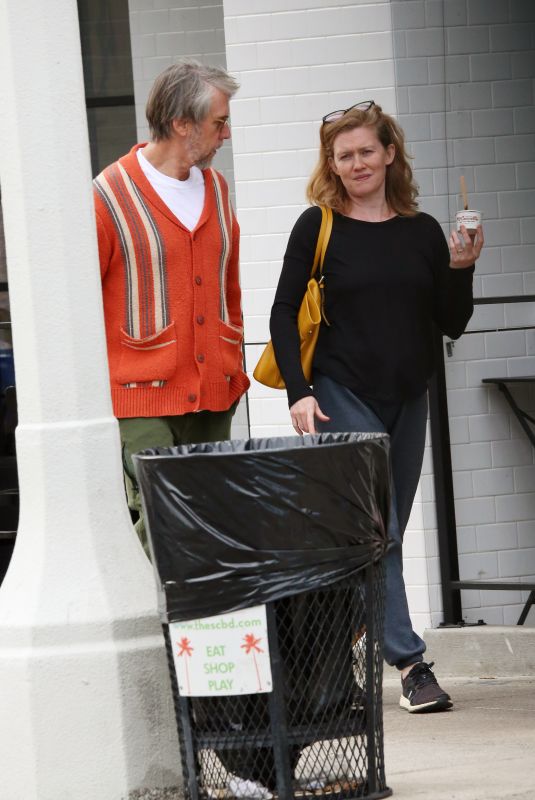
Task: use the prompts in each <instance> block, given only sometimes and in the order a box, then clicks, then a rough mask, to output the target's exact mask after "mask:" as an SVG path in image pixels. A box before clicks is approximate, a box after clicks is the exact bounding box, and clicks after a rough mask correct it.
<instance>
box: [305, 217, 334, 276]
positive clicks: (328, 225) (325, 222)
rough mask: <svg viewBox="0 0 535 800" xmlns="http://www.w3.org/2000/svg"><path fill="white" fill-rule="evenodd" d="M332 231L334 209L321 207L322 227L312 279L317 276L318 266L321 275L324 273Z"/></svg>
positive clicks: (311, 273) (311, 272)
mask: <svg viewBox="0 0 535 800" xmlns="http://www.w3.org/2000/svg"><path fill="white" fill-rule="evenodd" d="M332 229H333V212H332V208H326V207H325V206H321V225H320V230H319V234H318V241H317V243H316V252H315V253H314V262H313V264H312V269H311V271H310V277H311V278H313V277H314V275H315V274H316V270H317V269H318V265H319V268H320V273H323V262H324V260H325V253H326V251H327V245H328V244H329V239H330V238H331V231H332Z"/></svg>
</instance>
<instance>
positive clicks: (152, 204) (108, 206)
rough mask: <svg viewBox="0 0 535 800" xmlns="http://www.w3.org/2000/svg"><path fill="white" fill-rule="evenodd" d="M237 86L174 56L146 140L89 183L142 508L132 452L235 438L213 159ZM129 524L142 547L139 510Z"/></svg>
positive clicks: (224, 194)
mask: <svg viewBox="0 0 535 800" xmlns="http://www.w3.org/2000/svg"><path fill="white" fill-rule="evenodd" d="M237 88H238V84H237V83H236V81H235V79H234V78H233V77H232V76H231V75H229V74H228V73H227V72H226V71H225V70H223V69H219V68H216V67H207V66H204V65H202V64H200V63H198V62H195V61H180V62H179V63H177V64H174V65H173V66H171V67H169V68H168V69H166V70H165V71H164V72H162V74H161V75H159V76H158V77H157V78H156V80H155V82H154V85H153V87H152V89H151V92H150V96H149V99H148V103H147V109H146V113H147V119H148V122H149V126H150V131H151V141H150V142H148V143H147V144H138V145H135V146H134V147H133V148H132V150H131V151H130V153H128V154H127V155H125V156H123V157H122V158H120V159H119V160H118V161H116V162H115V163H114V164H111V165H110V166H109V167H107V168H106V169H105V170H104V171H103V172H102V173H101V174H100V175H98V176H97V177H96V178H95V181H94V189H95V191H94V194H95V208H96V218H97V231H98V243H99V255H100V267H101V273H102V287H103V298H104V317H105V323H106V338H107V349H108V361H109V369H110V381H111V392H112V401H113V409H114V414H115V416H116V417H117V418H118V419H119V427H120V431H121V439H122V445H123V454H124V469H125V475H126V484H127V494H128V502H129V505H130V507H131V508H132V509H134V510H135V511H137V512H140V511H141V506H140V499H139V492H138V488H137V483H136V478H135V474H134V470H133V465H132V459H131V455H132V453H135V452H138V451H140V450H143V449H146V448H148V447H165V446H172V445H175V444H186V443H194V442H202V441H216V440H221V439H228V438H229V437H230V425H231V420H232V415H233V413H234V410H235V408H236V405H237V403H238V401H239V399H240V397H241V396H242V395H243V393H244V392H245V391H246V390H247V388H248V386H249V381H248V379H247V376H246V374H245V372H244V370H243V359H242V340H243V327H242V312H241V302H240V287H239V276H238V257H239V227H238V223H237V221H236V218H235V216H234V212H233V210H232V207H231V204H230V200H229V193H228V186H227V184H226V181H225V180H224V178H223V176H222V175H221V174H220V173H218V172H216V170H214V169H212V168H211V167H210V164H211V162H212V159H213V158H214V156H215V154H216V152H217V150H218V149H219V148H220V147H221V146H222V145H223V143H224V141H225V139H228V138H229V137H230V129H229V125H228V119H229V101H230V98H231V97H232V95H233V94H234V93H235V92H236V90H237ZM136 528H137V530H138V534H139V536H140V539H141V541H142V543H143V546H144V547H145V549H146V550H147V542H146V536H145V530H144V525H143V519H142V518H141V517H140V519H139V521H138V523H137V525H136Z"/></svg>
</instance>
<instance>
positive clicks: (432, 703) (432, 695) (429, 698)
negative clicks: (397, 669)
mask: <svg viewBox="0 0 535 800" xmlns="http://www.w3.org/2000/svg"><path fill="white" fill-rule="evenodd" d="M432 666H433V662H431V664H426V663H425V661H421V662H419V663H418V664H415V665H414V667H413V668H412V669H411V671H410V672H409V674H408V675H407V677H406V678H402V679H401V689H402V692H401V697H400V700H399V704H400V706H401V708H405V709H406V710H407V711H408V712H409V713H410V714H415V713H416V714H425V713H427V712H429V711H445V710H446V709H448V708H451V707H452V705H453V703H452V702H451V698H450V696H449V694H446V692H445V691H444V690H443V689H441V688H440V686H439V685H438V683H437V679H436V678H435V676H434V674H433V672H432V671H431V667H432Z"/></svg>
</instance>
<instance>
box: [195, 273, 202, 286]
mask: <svg viewBox="0 0 535 800" xmlns="http://www.w3.org/2000/svg"><path fill="white" fill-rule="evenodd" d="M195 283H196V284H197V286H200V285H201V283H202V278H201V276H200V275H195Z"/></svg>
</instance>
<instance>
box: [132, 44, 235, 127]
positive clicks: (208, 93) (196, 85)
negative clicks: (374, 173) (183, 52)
mask: <svg viewBox="0 0 535 800" xmlns="http://www.w3.org/2000/svg"><path fill="white" fill-rule="evenodd" d="M238 88H239V84H238V82H237V81H236V79H235V78H233V77H232V75H229V73H228V72H227V71H226V70H224V69H221V68H220V67H207V66H205V65H204V64H201V63H200V62H199V61H194V60H193V59H184V60H181V61H179V62H178V63H177V64H173V65H172V66H171V67H168V68H167V69H166V70H164V71H163V72H162V73H161V74H160V75H158V77H157V78H156V80H155V81H154V84H153V86H152V89H151V90H150V94H149V99H148V101H147V107H146V110H145V113H146V115H147V120H148V123H149V128H150V132H151V136H152V138H153V140H154V141H158V140H160V139H168V138H169V137H170V135H171V126H172V122H173V120H174V119H189V120H192V121H193V122H195V123H199V122H202V121H203V120H204V119H205V118H206V116H207V115H208V113H209V111H210V106H211V103H212V97H213V90H214V89H219V91H220V92H223V94H226V95H227V97H232V95H233V94H235V93H236V92H237V91H238Z"/></svg>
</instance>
